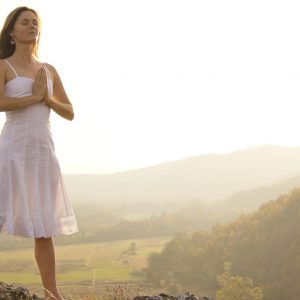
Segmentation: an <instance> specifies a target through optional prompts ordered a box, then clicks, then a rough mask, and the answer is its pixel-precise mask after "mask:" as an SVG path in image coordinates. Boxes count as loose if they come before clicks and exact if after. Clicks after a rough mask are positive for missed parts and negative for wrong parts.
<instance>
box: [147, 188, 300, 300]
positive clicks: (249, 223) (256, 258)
mask: <svg viewBox="0 0 300 300" xmlns="http://www.w3.org/2000/svg"><path fill="white" fill-rule="evenodd" d="M299 226H300V188H298V189H295V190H293V191H291V192H290V193H288V194H286V195H283V196H280V197H279V198H278V199H277V200H274V201H270V202H268V203H267V204H264V205H262V206H261V207H260V209H259V210H258V211H257V212H254V213H252V214H249V215H243V216H241V217H239V218H238V219H236V220H235V221H234V222H232V223H230V224H228V225H217V226H214V227H213V228H212V230H210V231H198V232H195V233H194V234H193V235H192V236H191V237H189V236H187V235H185V234H178V235H177V236H176V237H175V238H174V239H173V240H171V241H170V242H168V243H167V244H166V246H165V248H164V249H163V251H162V252H161V253H160V254H157V253H154V254H152V255H151V257H150V259H149V269H148V278H149V279H150V280H151V281H154V282H156V283H158V282H173V283H177V284H181V285H183V286H185V287H186V288H189V289H194V290H197V289H201V291H204V292H207V293H209V294H212V293H213V292H214V291H216V289H217V288H218V287H217V282H216V276H217V274H220V273H222V268H223V264H224V262H226V261H230V262H231V263H232V267H233V273H234V274H236V275H239V276H243V277H250V278H252V279H253V280H254V283H255V284H256V285H259V286H261V287H262V289H263V293H264V299H265V300H282V299H288V300H299V299H300V285H299V277H300V258H299V257H300V256H299V253H300V231H299Z"/></svg>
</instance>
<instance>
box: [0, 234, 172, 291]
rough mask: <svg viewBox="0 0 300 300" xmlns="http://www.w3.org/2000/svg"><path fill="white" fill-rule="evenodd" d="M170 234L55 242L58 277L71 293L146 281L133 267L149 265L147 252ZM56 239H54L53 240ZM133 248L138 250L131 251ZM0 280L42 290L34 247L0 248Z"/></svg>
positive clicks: (161, 244) (62, 288)
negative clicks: (74, 242)
mask: <svg viewBox="0 0 300 300" xmlns="http://www.w3.org/2000/svg"><path fill="white" fill-rule="evenodd" d="M169 239H170V238H148V239H138V240H122V241H112V242H99V243H86V244H77V245H66V246H56V268H57V274H58V275H57V281H58V286H59V287H60V290H61V291H62V292H63V293H65V295H67V294H71V295H72V296H75V295H78V294H79V293H87V292H89V291H90V290H91V289H93V291H96V292H97V291H98V290H99V291H100V290H102V291H103V288H105V287H106V288H107V284H108V285H109V286H111V287H112V286H114V285H116V284H125V283H126V284H133V283H136V284H138V282H141V281H143V276H142V275H136V274H132V271H136V270H142V269H143V268H145V267H146V265H147V256H148V254H149V253H150V252H152V251H160V250H161V249H162V248H163V246H164V244H165V243H166V241H168V240H169ZM54 243H55V240H54ZM132 248H133V249H134V250H135V251H130V249H131V250H132ZM0 280H1V281H4V282H7V283H14V284H21V285H24V286H26V287H28V288H30V290H31V291H34V292H36V293H38V294H41V279H40V275H39V271H38V268H37V265H36V262H35V258H34V251H33V249H32V248H29V249H28V248H26V249H16V250H6V251H0Z"/></svg>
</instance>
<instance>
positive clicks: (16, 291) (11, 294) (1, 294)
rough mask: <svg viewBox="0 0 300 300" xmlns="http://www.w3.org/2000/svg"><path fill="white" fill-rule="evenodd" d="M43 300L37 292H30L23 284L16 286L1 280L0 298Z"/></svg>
mask: <svg viewBox="0 0 300 300" xmlns="http://www.w3.org/2000/svg"><path fill="white" fill-rule="evenodd" d="M21 299H24V300H42V298H39V297H38V296H37V295H36V294H30V293H29V291H28V289H26V288H24V287H22V286H14V285H12V284H7V283H5V282H3V281H0V300H21Z"/></svg>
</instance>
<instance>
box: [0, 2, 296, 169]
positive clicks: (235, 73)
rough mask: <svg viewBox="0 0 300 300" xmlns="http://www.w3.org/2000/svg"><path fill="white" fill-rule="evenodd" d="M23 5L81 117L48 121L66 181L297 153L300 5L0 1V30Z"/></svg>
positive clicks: (43, 52) (0, 116) (45, 58)
mask: <svg viewBox="0 0 300 300" xmlns="http://www.w3.org/2000/svg"><path fill="white" fill-rule="evenodd" d="M20 5H27V6H30V7H32V8H34V9H36V10H37V11H38V12H39V13H40V15H41V17H42V21H43V28H42V36H41V43H40V58H41V60H43V61H46V62H49V63H50V64H53V65H54V66H55V67H56V69H57V70H58V72H59V74H60V76H61V78H62V80H63V83H64V86H65V89H66V91H67V93H68V95H69V98H70V100H71V102H72V103H73V105H74V110H75V119H74V120H73V121H72V122H69V121H66V120H64V119H62V118H60V117H58V116H56V115H55V113H54V112H52V119H51V120H52V132H53V137H54V141H55V145H56V152H57V156H58V159H59V161H60V163H61V167H62V170H63V172H64V173H108V172H115V171H120V170H127V169H132V168H138V167H143V166H148V165H152V164H157V163H160V162H163V161H168V160H174V159H180V158H184V157H188V156H192V155H199V154H204V153H211V152H213V153H224V152H229V151H233V150H236V149H241V148H246V147H250V146H256V145H260V144H276V145H282V146H300V105H299V103H300V34H299V30H300V17H299V12H300V2H299V1H287V0H284V1H283V0H281V1H274V0H272V1H264V0H259V1H244V0H237V1H225V0H220V1H214V0H209V1H200V0H197V1H189V0H181V1H177V0H168V1H167V0H151V1H149V0H148V1H145V0H136V1H131V0H130V1H127V0H119V1H113V0H107V1H94V0H85V1H58V0H36V1H17V0H0V19H1V23H2V24H3V22H4V19H5V17H6V16H7V14H8V13H9V12H10V11H11V10H12V9H14V8H15V7H17V6H20ZM4 120H5V115H4V113H1V114H0V127H2V125H3V122H4Z"/></svg>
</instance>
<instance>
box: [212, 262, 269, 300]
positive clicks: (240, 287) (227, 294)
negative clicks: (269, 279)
mask: <svg viewBox="0 0 300 300" xmlns="http://www.w3.org/2000/svg"><path fill="white" fill-rule="evenodd" d="M217 280H218V283H219V286H220V289H219V290H218V291H217V294H216V300H262V299H263V292H262V290H261V288H260V287H254V286H253V280H252V279H251V278H249V277H246V278H243V277H240V276H232V275H231V263H230V262H225V263H224V273H222V274H220V275H218V276H217Z"/></svg>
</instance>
